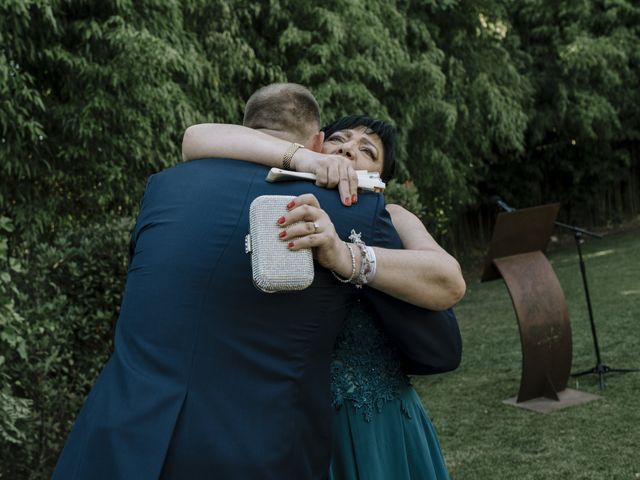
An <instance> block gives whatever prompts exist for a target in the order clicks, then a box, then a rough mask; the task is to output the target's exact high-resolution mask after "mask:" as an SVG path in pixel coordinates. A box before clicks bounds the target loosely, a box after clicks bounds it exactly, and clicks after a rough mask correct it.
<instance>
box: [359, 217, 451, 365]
mask: <svg viewBox="0 0 640 480" xmlns="http://www.w3.org/2000/svg"><path fill="white" fill-rule="evenodd" d="M374 236H375V244H376V245H379V246H381V247H385V248H402V243H401V242H400V238H399V237H398V235H397V232H396V231H395V229H394V228H393V223H392V222H391V217H390V216H389V214H388V213H387V212H386V210H384V212H381V214H380V215H379V216H378V220H377V222H376V227H375V235H374ZM362 293H363V296H364V298H365V300H367V301H368V302H369V303H370V304H371V305H372V306H373V308H374V310H375V311H376V313H377V316H378V318H377V320H378V323H379V324H380V326H381V327H382V329H383V330H384V331H385V333H386V334H387V335H388V336H389V338H390V339H391V340H392V341H393V342H394V343H395V345H396V346H397V347H398V348H399V349H400V352H401V354H402V355H403V357H404V358H403V359H404V367H405V371H406V372H407V373H409V374H414V375H429V374H434V373H443V372H448V371H451V370H455V369H456V368H458V366H459V365H460V360H461V357H462V338H461V336H460V329H459V327H458V320H457V319H456V316H455V314H454V313H453V310H452V309H448V310H444V311H434V310H428V309H425V308H420V307H417V306H415V305H412V304H409V303H407V302H403V301H402V300H398V299H397V298H394V297H391V296H390V295H387V294H385V293H382V292H380V291H378V290H375V289H373V288H368V287H365V288H364V289H363V292H362Z"/></svg>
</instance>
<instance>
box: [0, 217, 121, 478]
mask: <svg viewBox="0 0 640 480" xmlns="http://www.w3.org/2000/svg"><path fill="white" fill-rule="evenodd" d="M131 229H132V221H130V220H123V219H120V218H113V219H111V220H107V221H106V222H105V223H104V224H94V225H88V226H85V227H83V228H76V229H74V228H69V229H66V230H63V231H60V232H57V233H56V234H55V236H54V237H53V239H52V241H51V242H47V243H33V244H30V245H22V246H21V247H22V251H21V255H20V259H21V263H20V264H19V265H20V268H19V270H18V271H15V266H16V265H18V264H17V263H16V261H15V260H11V261H12V262H13V263H12V265H13V266H14V271H13V272H12V276H13V288H12V289H11V292H10V293H11V298H12V300H11V301H13V302H14V303H13V305H12V304H11V301H10V302H8V303H7V302H6V301H5V300H3V303H4V306H5V308H4V309H3V310H2V316H0V342H1V343H0V345H2V346H3V353H2V357H4V358H5V360H4V362H3V364H2V365H0V373H1V374H2V376H3V380H4V381H6V382H7V383H6V384H4V385H5V386H4V388H3V390H2V393H3V396H2V397H0V407H1V408H0V415H2V416H1V417H0V435H2V436H1V437H0V438H1V439H2V445H1V446H0V448H1V449H2V452H3V454H2V456H0V458H1V459H2V460H0V472H3V475H5V477H2V476H0V478H11V479H18V478H20V479H21V478H25V479H26V478H47V477H48V475H50V473H51V469H52V468H53V465H54V464H55V461H56V458H57V455H58V452H59V451H60V449H61V447H62V445H63V442H64V439H65V437H66V435H67V434H68V432H69V430H70V428H71V425H72V422H73V420H74V419H75V416H76V415H77V412H78V410H79V408H80V406H81V405H82V403H83V401H84V399H85V396H86V395H87V393H88V391H89V389H90V387H91V385H92V384H93V383H94V381H95V378H96V376H97V375H98V373H99V371H100V369H101V368H102V366H103V365H104V362H105V360H106V359H107V357H108V355H109V353H110V351H111V348H112V337H113V327H114V325H115V322H116V318H117V316H118V311H119V305H120V301H121V295H122V290H123V287H124V280H125V276H126V265H127V253H128V241H129V234H130V231H131ZM1 246H2V244H1V243H0V247H1ZM3 277H4V274H3V276H2V277H0V278H3ZM3 279H4V278H3ZM3 279H2V280H0V282H2V281H3ZM0 285H4V284H3V283H0ZM0 288H5V287H0ZM5 290H6V288H5ZM3 293H4V290H0V295H2V294H3ZM0 298H2V299H4V298H5V297H4V296H3V297H0ZM7 306H9V307H10V308H7ZM7 312H8V313H7ZM15 312H20V315H19V316H18V315H17V314H16V313H15ZM6 346H8V347H10V348H8V349H7V350H4V347H6ZM3 383H4V382H3ZM7 395H8V396H7ZM21 399H29V402H28V403H27V402H25V401H23V400H21ZM27 408H28V409H29V410H27ZM11 412H14V413H13V416H11ZM27 413H29V414H28V416H27Z"/></svg>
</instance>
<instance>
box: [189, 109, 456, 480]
mask: <svg viewBox="0 0 640 480" xmlns="http://www.w3.org/2000/svg"><path fill="white" fill-rule="evenodd" d="M195 127H196V131H195V134H194V132H193V130H192V132H191V133H190V135H187V134H185V140H184V141H183V156H184V157H185V160H188V159H190V158H198V157H201V156H225V157H230V158H238V159H243V160H247V161H254V162H257V163H263V164H266V165H270V166H274V165H278V164H279V163H278V162H280V161H281V158H282V151H283V148H282V147H288V145H289V144H288V143H285V144H281V143H282V141H281V140H278V139H275V138H274V139H273V140H267V139H265V137H266V136H265V135H262V134H260V135H257V134H256V133H255V131H252V130H251V129H247V128H244V127H240V126H231V125H224V126H222V125H219V124H206V125H198V126H195ZM191 128H192V129H193V128H194V127H191ZM323 131H324V133H325V138H326V140H325V143H324V146H323V148H322V152H323V153H325V154H329V155H334V156H335V155H343V156H344V157H347V158H348V159H349V160H350V161H353V163H354V168H355V169H356V170H368V171H377V172H381V174H382V175H381V176H382V179H383V180H385V181H388V180H389V179H390V178H391V175H392V174H393V170H394V168H393V160H394V154H395V152H394V139H395V133H394V132H393V129H391V128H390V127H389V125H387V124H385V123H384V122H382V121H379V120H372V119H370V118H367V117H362V116H352V117H344V118H342V119H339V120H337V121H336V122H334V123H332V124H330V125H328V126H327V127H325V128H324V129H323ZM354 131H358V132H360V133H364V135H359V134H356V135H353V136H351V133H352V132H354ZM350 132H351V133H350ZM256 135H257V136H256ZM363 136H364V137H369V138H370V139H371V140H372V142H371V143H372V144H375V145H376V146H377V148H378V151H376V152H375V155H372V154H371V152H368V151H366V150H365V149H366V148H369V147H368V146H367V145H368V144H367V141H366V139H365V141H364V142H361V143H360V144H359V146H358V145H356V146H355V147H354V146H353V145H351V143H353V141H355V140H356V139H360V140H362V137H363ZM248 142H251V143H252V144H254V145H257V142H259V144H260V145H261V149H260V150H261V154H260V155H253V153H252V152H251V151H247V150H246V149H244V150H242V151H239V152H238V153H237V157H234V148H233V147H234V146H235V145H238V144H241V143H243V144H245V145H246V144H248ZM278 142H280V143H278ZM194 144H197V145H196V146H197V148H195V149H194V148H192V147H193V145H194ZM272 146H273V148H271V147H272ZM363 146H364V147H363ZM299 151H300V152H302V149H301V150H299ZM190 152H198V153H197V154H195V153H190ZM307 154H308V153H306V152H305V153H304V155H307ZM374 156H375V158H373V157H374ZM303 160H304V161H303ZM298 162H299V164H300V165H302V164H304V163H305V162H306V159H304V158H300V159H299V160H298ZM388 210H389V213H390V215H391V218H392V221H393V223H394V225H395V226H396V229H397V230H398V233H399V235H400V237H401V240H402V242H403V245H404V247H405V249H407V250H404V251H401V253H402V254H405V255H404V258H403V259H397V258H396V257H395V256H396V255H399V251H393V256H391V255H390V256H389V257H387V256H382V254H383V253H385V252H382V251H380V250H376V252H377V253H376V255H377V256H378V263H379V268H384V266H385V265H394V267H398V264H400V263H402V260H404V262H405V264H404V267H405V268H406V266H407V263H406V262H407V259H409V260H414V261H413V263H414V264H415V265H412V267H414V268H423V267H424V266H425V264H424V262H425V261H427V260H426V259H425V258H421V257H420V255H421V254H423V253H424V254H426V255H427V256H429V255H431V257H429V259H430V261H432V262H441V263H440V264H438V265H436V263H432V264H430V265H429V266H430V267H431V269H432V270H438V269H440V270H442V271H445V272H448V273H446V275H447V276H449V277H456V278H450V281H451V284H452V285H458V287H453V288H451V287H450V286H442V289H443V290H447V291H448V293H447V294H440V293H439V292H440V290H439V288H440V287H441V286H440V285H435V284H434V285H432V286H431V287H432V288H431V290H430V291H429V292H428V294H426V295H425V292H424V291H420V289H419V288H418V287H419V286H420V285H415V284H414V283H415V282H414V283H412V282H408V281H407V280H406V278H403V276H400V277H396V278H395V282H394V281H393V280H394V279H393V277H392V278H391V281H388V282H385V281H383V279H377V278H375V277H374V281H372V282H371V284H370V286H372V287H373V288H378V289H380V290H382V291H385V292H386V293H389V294H391V295H394V296H398V297H399V298H402V299H403V300H406V301H408V302H410V303H414V304H417V305H419V306H422V307H425V308H431V309H446V308H448V307H450V306H452V305H453V303H455V302H456V301H457V300H458V299H459V298H460V297H461V295H462V294H463V293H464V281H463V280H462V276H461V274H460V272H459V266H458V265H457V262H455V260H453V259H452V257H450V256H449V255H448V254H446V252H444V250H442V249H441V247H439V246H438V245H437V243H436V242H435V241H434V240H433V238H432V237H431V236H430V235H429V234H428V233H427V231H426V230H425V229H424V226H423V225H422V223H421V222H420V221H419V220H418V219H417V217H415V216H414V215H413V214H411V213H410V212H408V211H406V210H405V209H403V208H402V207H399V206H393V205H389V206H388ZM380 257H382V258H380ZM384 259H386V261H384ZM452 262H453V264H455V267H454V268H453V269H451V268H450V267H451V266H452ZM443 264H446V266H445V267H443ZM451 272H453V273H451ZM385 273H386V272H385ZM380 277H382V275H380ZM407 277H408V275H407ZM411 278H413V277H411ZM385 280H389V278H388V276H387V275H385ZM376 281H378V283H376ZM460 284H461V287H460ZM345 288H349V287H345ZM451 292H453V293H451ZM373 315H374V314H373V312H372V311H370V309H369V307H368V305H367V304H366V302H365V301H358V302H356V303H355V304H354V305H352V308H351V309H350V313H349V315H348V318H346V320H345V327H344V330H343V332H342V333H341V335H340V336H339V338H338V339H337V342H336V346H335V350H334V354H333V362H332V367H331V380H332V393H333V399H332V401H333V405H334V407H335V417H334V419H333V431H334V434H333V451H332V463H331V471H330V476H331V479H332V480H423V479H424V480H441V479H448V478H449V475H448V472H447V468H446V464H445V461H444V458H443V456H442V453H441V450H440V445H439V442H438V438H437V435H436V433H435V430H434V428H433V425H432V424H431V420H430V419H429V416H428V414H427V412H426V411H425V409H424V407H423V406H422V403H421V401H420V398H419V397H418V395H417V393H416V392H415V390H414V389H413V387H411V385H410V382H409V378H408V376H407V375H406V374H405V373H404V372H403V371H402V368H401V359H400V356H399V353H398V351H397V350H396V348H395V347H394V345H393V344H392V343H391V342H390V341H389V339H388V338H387V337H386V336H385V334H384V333H383V331H382V330H381V329H380V328H379V327H378V325H377V323H376V321H375V318H374V316H373Z"/></svg>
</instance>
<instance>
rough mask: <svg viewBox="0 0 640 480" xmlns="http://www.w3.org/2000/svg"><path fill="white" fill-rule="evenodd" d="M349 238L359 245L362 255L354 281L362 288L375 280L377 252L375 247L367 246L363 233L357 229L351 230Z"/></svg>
mask: <svg viewBox="0 0 640 480" xmlns="http://www.w3.org/2000/svg"><path fill="white" fill-rule="evenodd" d="M349 240H351V241H352V242H353V243H354V244H355V245H357V246H358V248H359V249H360V255H361V257H362V260H361V262H360V272H358V276H357V277H356V278H355V280H354V281H353V282H352V283H355V285H356V287H358V288H362V285H366V284H367V283H369V282H371V281H372V280H373V276H374V275H375V274H376V254H375V253H374V251H373V248H371V247H367V246H366V245H365V243H364V242H363V241H362V234H361V233H356V231H355V230H351V235H349Z"/></svg>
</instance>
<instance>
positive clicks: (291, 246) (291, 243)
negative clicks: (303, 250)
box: [287, 242, 295, 248]
mask: <svg viewBox="0 0 640 480" xmlns="http://www.w3.org/2000/svg"><path fill="white" fill-rule="evenodd" d="M294 245H295V244H294V243H293V242H289V244H288V245H287V247H289V248H293V246H294Z"/></svg>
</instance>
